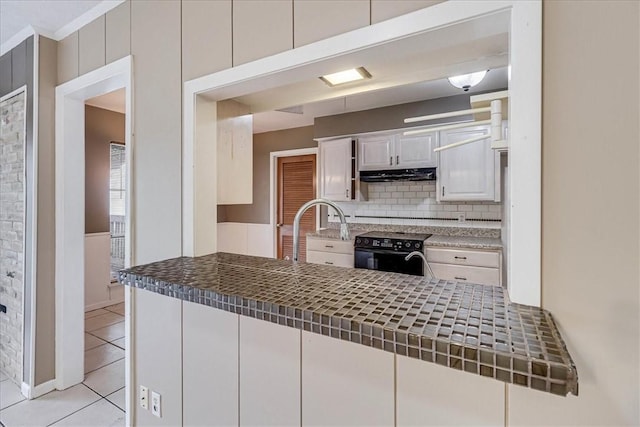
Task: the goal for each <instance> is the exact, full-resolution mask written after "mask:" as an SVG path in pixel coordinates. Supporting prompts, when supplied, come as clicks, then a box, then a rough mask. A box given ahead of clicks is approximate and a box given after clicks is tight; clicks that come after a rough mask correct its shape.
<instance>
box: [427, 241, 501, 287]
mask: <svg viewBox="0 0 640 427" xmlns="http://www.w3.org/2000/svg"><path fill="white" fill-rule="evenodd" d="M425 253H426V257H427V261H428V262H429V266H430V267H431V270H432V271H433V274H434V276H435V277H436V278H438V279H442V280H454V281H457V282H466V283H479V284H483V285H497V286H502V251H500V250H479V249H478V250H474V249H450V248H439V247H428V248H427V249H426V251H425Z"/></svg>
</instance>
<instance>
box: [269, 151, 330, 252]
mask: <svg viewBox="0 0 640 427" xmlns="http://www.w3.org/2000/svg"><path fill="white" fill-rule="evenodd" d="M309 154H315V155H316V180H317V178H318V177H319V176H320V175H319V174H320V161H319V160H320V159H318V147H309V148H298V149H293V150H284V151H272V152H270V153H269V226H270V227H271V231H272V235H273V244H272V246H273V257H274V258H278V230H277V228H276V215H277V212H276V210H277V209H278V191H277V189H276V181H277V179H278V177H277V176H276V175H277V173H278V158H279V157H293V156H306V155H309ZM319 192H320V188H319V186H318V184H317V183H316V197H318V194H319ZM318 227H320V209H316V228H318Z"/></svg>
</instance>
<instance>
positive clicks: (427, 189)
mask: <svg viewBox="0 0 640 427" xmlns="http://www.w3.org/2000/svg"><path fill="white" fill-rule="evenodd" d="M338 205H340V207H341V208H342V209H343V210H344V211H345V213H346V214H347V215H349V216H350V218H349V222H356V223H369V224H397V225H426V224H422V222H424V221H426V220H432V219H451V218H458V214H459V213H464V214H465V217H466V219H467V220H479V219H482V220H501V219H502V205H501V204H500V203H494V202H438V201H436V183H435V181H429V182H415V183H412V182H380V183H371V184H369V200H368V201H366V202H338ZM337 220H338V219H337V218H336V217H334V216H333V215H330V217H329V221H332V222H335V221H337Z"/></svg>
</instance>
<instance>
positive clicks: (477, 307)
mask: <svg viewBox="0 0 640 427" xmlns="http://www.w3.org/2000/svg"><path fill="white" fill-rule="evenodd" d="M119 279H120V282H121V283H123V284H125V285H128V286H134V287H137V288H141V289H145V290H148V291H151V292H156V293H159V294H163V295H167V296H169V297H174V298H178V299H182V300H185V301H192V302H196V303H199V304H203V305H208V306H211V307H214V308H218V309H221V310H225V311H229V312H232V313H239V314H242V315H244V316H249V317H253V318H256V319H261V320H265V321H269V322H273V323H278V324H281V325H286V326H289V327H293V328H297V329H301V330H306V331H311V332H314V333H318V334H322V335H327V336H331V337H334V338H338V339H342V340H346V341H351V342H355V343H358V344H362V345H365V346H369V347H374V348H378V349H381V350H385V351H389V352H392V353H396V354H399V355H403V356H408V357H412V358H416V359H422V360H424V361H426V362H433V363H437V364H440V365H443V366H447V367H449V368H451V369H457V370H462V371H466V372H469V373H473V374H476V375H481V376H485V377H490V378H494V379H496V380H500V381H503V382H506V383H513V384H518V385H522V386H526V387H530V388H533V389H537V390H541V391H546V392H549V393H553V394H558V395H567V394H568V393H572V394H574V395H577V394H578V374H577V371H576V367H575V364H574V363H573V360H572V359H571V356H570V355H569V353H568V352H567V349H566V346H565V344H564V342H563V340H562V337H561V336H560V333H559V331H558V328H557V327H556V324H555V322H554V320H553V317H552V316H551V313H549V312H548V311H546V310H542V309H539V308H537V307H531V306H526V305H521V304H514V303H511V302H510V301H509V298H508V296H507V295H506V291H504V290H503V289H502V288H501V287H499V286H488V285H475V284H467V283H457V282H448V281H444V280H427V279H426V278H423V277H418V276H409V275H404V274H396V273H385V272H380V271H374V270H361V269H346V268H340V267H331V266H324V265H316V264H306V263H293V262H291V261H282V260H276V259H271V258H260V257H251V256H244V255H233V254H226V253H217V254H212V255H205V256H202V257H197V258H190V257H181V258H174V259H169V260H165V261H160V262H156V263H152V264H147V265H142V266H138V267H133V268H131V269H128V270H123V271H121V272H120V273H119Z"/></svg>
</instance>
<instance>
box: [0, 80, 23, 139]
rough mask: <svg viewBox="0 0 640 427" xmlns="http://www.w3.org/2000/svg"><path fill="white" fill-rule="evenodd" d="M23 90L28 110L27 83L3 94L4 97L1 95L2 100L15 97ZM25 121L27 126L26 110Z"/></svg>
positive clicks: (0, 99)
mask: <svg viewBox="0 0 640 427" xmlns="http://www.w3.org/2000/svg"><path fill="white" fill-rule="evenodd" d="M22 92H24V93H25V99H24V103H25V106H24V108H25V110H26V109H27V105H26V104H27V97H26V95H27V85H22V86H20V87H19V88H18V89H16V90H13V91H11V92H9V93H8V94H6V95H3V96H2V97H0V102H4V101H6V100H7V99H11V98H13V97H14V96H18V95H20V94H21V93H22ZM24 123H25V126H26V125H27V114H26V112H25V115H24ZM25 141H26V139H25Z"/></svg>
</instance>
